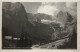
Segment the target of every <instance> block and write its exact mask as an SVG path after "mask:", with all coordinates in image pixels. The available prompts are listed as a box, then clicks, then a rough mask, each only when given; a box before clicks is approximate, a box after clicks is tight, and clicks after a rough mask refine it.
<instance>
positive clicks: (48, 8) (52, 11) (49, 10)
mask: <svg viewBox="0 0 80 52" xmlns="http://www.w3.org/2000/svg"><path fill="white" fill-rule="evenodd" d="M51 4H52V3H48V2H47V3H45V2H42V5H41V6H40V7H39V8H38V11H37V12H38V13H44V14H47V15H51V16H55V15H56V13H58V12H59V9H57V7H56V6H53V5H51Z"/></svg>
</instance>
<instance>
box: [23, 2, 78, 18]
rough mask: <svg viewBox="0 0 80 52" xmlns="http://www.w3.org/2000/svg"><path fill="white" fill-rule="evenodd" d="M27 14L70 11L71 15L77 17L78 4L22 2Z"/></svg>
mask: <svg viewBox="0 0 80 52" xmlns="http://www.w3.org/2000/svg"><path fill="white" fill-rule="evenodd" d="M22 4H23V5H24V7H25V10H26V12H27V13H37V12H39V13H45V14H51V15H52V14H53V13H54V12H55V11H56V10H57V9H59V10H62V11H65V10H66V11H68V12H69V13H71V15H73V16H75V17H76V15H77V3H76V2H67V3H66V2H57V3H56V2H22Z"/></svg>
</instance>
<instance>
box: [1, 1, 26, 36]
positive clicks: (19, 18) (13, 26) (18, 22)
mask: <svg viewBox="0 0 80 52" xmlns="http://www.w3.org/2000/svg"><path fill="white" fill-rule="evenodd" d="M2 5H3V6H2V16H3V18H2V27H3V28H4V29H6V30H7V31H8V32H9V33H11V34H12V33H13V34H14V35H15V34H20V33H22V32H23V31H24V32H25V28H26V26H27V18H26V17H27V15H26V11H25V9H24V6H23V5H22V4H21V3H8V2H6V3H3V4H2ZM4 29H3V31H4ZM8 35H10V34H8Z"/></svg>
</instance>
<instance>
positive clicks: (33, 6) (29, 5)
mask: <svg viewBox="0 0 80 52" xmlns="http://www.w3.org/2000/svg"><path fill="white" fill-rule="evenodd" d="M22 4H23V5H24V7H25V10H26V11H27V12H29V13H35V12H37V9H38V8H39V6H40V5H41V2H22Z"/></svg>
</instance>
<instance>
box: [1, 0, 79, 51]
mask: <svg viewBox="0 0 80 52" xmlns="http://www.w3.org/2000/svg"><path fill="white" fill-rule="evenodd" d="M2 2H77V42H78V43H77V50H76V49H32V50H27V49H3V50H2V35H1V34H2V32H1V31H2ZM79 13H80V2H79V0H2V1H1V0H0V35H1V36H0V41H1V42H0V51H1V52H18V51H19V52H79V51H80V45H79V44H80V40H79V38H80V35H79V32H80V28H79V26H80V15H79ZM66 46H67V45H66Z"/></svg>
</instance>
